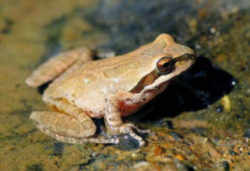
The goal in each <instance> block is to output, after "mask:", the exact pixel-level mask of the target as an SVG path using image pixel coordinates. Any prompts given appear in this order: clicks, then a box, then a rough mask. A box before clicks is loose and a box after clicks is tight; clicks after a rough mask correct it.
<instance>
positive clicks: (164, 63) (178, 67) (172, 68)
mask: <svg viewBox="0 0 250 171" xmlns="http://www.w3.org/2000/svg"><path fill="white" fill-rule="evenodd" d="M194 61H195V55H194V54H184V55H182V56H180V57H177V58H172V57H163V58H162V59H160V60H159V62H158V63H157V67H156V68H155V69H154V70H153V71H152V72H150V73H149V74H147V75H146V76H144V77H143V78H142V79H141V80H140V81H139V83H138V84H137V85H136V86H135V87H134V88H133V89H132V90H131V91H130V92H132V93H140V92H141V91H142V90H144V89H150V87H155V85H160V84H161V83H163V82H164V83H165V82H168V81H170V80H171V79H172V78H174V77H175V76H177V75H179V74H180V73H182V72H184V71H185V70H187V69H188V68H189V67H190V66H191V65H192V64H193V63H194ZM146 87H147V88H146Z"/></svg>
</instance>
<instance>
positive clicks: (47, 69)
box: [26, 48, 94, 87]
mask: <svg viewBox="0 0 250 171" xmlns="http://www.w3.org/2000/svg"><path fill="white" fill-rule="evenodd" d="M93 56H94V51H92V50H90V49H87V48H79V49H75V50H71V51H68V52H64V53H60V54H59V55H57V56H54V57H52V58H50V59H49V60H48V61H47V62H45V63H43V64H42V65H40V66H39V67H38V68H37V69H36V70H35V71H34V72H33V73H32V74H31V75H30V76H29V77H28V78H27V79H26V83H27V84H28V85H29V86H31V87H39V86H41V85H42V84H44V83H46V82H48V81H51V80H53V79H55V78H56V77H58V76H59V75H60V74H61V73H63V72H64V71H66V70H67V69H68V68H69V67H71V66H72V65H73V64H75V63H76V62H77V61H79V60H81V63H85V62H87V61H90V60H92V57H93Z"/></svg>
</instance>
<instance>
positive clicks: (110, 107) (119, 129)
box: [104, 93, 150, 146]
mask: <svg viewBox="0 0 250 171" xmlns="http://www.w3.org/2000/svg"><path fill="white" fill-rule="evenodd" d="M123 95H125V96H123V97H122V95H121V96H119V98H120V99H119V100H118V99H117V98H115V97H112V98H110V99H107V100H106V103H107V105H106V106H107V108H106V110H105V115H104V120H105V125H106V128H107V131H108V133H109V134H111V135H119V134H129V135H130V136H131V137H132V138H134V139H136V140H137V141H138V142H139V146H143V145H144V144H145V141H144V140H143V138H142V137H140V136H139V135H137V134H136V133H135V131H136V132H139V133H149V132H150V131H148V130H141V129H139V128H137V127H136V126H135V125H134V124H132V123H123V121H122V112H121V111H120V107H119V102H120V100H121V98H126V97H128V98H130V97H129V96H130V94H127V93H125V94H123ZM126 95H128V96H126Z"/></svg>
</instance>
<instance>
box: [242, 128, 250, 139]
mask: <svg viewBox="0 0 250 171" xmlns="http://www.w3.org/2000/svg"><path fill="white" fill-rule="evenodd" d="M243 136H244V137H246V138H250V128H248V129H247V130H246V131H245V133H244V135H243Z"/></svg>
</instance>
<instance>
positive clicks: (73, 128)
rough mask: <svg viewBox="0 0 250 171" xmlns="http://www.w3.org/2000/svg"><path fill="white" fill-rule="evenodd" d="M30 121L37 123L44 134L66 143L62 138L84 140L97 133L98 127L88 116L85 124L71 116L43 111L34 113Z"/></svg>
mask: <svg viewBox="0 0 250 171" xmlns="http://www.w3.org/2000/svg"><path fill="white" fill-rule="evenodd" d="M30 119H32V120H34V121H35V122H36V124H37V127H38V128H39V129H40V130H41V131H42V132H44V133H46V134H48V135H49V136H52V137H54V138H56V139H57V140H60V141H64V140H63V139H61V138H60V137H72V138H84V137H90V136H92V135H94V134H95V132H96V126H95V124H94V122H93V121H92V120H91V118H88V116H86V117H85V119H84V123H80V122H79V120H77V119H75V118H74V117H72V116H70V115H66V114H63V113H59V112H47V111H43V112H32V114H31V116H30Z"/></svg>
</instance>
